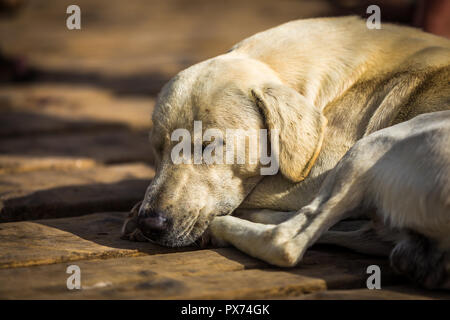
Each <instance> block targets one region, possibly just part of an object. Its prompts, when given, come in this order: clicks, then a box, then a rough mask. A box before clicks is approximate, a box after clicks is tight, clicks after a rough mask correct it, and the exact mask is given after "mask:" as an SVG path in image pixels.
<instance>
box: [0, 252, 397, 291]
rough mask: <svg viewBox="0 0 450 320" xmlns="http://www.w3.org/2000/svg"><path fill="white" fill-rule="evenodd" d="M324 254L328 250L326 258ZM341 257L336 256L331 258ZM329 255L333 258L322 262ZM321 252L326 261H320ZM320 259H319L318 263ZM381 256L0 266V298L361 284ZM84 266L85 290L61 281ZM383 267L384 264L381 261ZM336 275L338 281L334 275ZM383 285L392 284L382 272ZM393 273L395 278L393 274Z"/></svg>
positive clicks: (182, 256)
mask: <svg viewBox="0 0 450 320" xmlns="http://www.w3.org/2000/svg"><path fill="white" fill-rule="evenodd" d="M324 257H327V258H325V259H324ZM336 257H338V260H336ZM328 259H333V261H334V262H335V263H334V264H332V265H330V264H326V261H327V260H328ZM322 260H324V261H322ZM322 262H323V263H322ZM374 262H376V263H379V262H380V261H377V260H373V259H367V258H361V257H360V258H359V259H352V255H350V256H349V255H346V254H342V253H340V254H338V255H336V254H333V253H327V252H318V251H316V250H310V251H309V252H308V253H307V256H306V257H305V261H304V262H303V263H301V264H300V266H299V267H296V268H285V269H282V268H275V267H271V266H269V265H267V264H265V263H263V262H261V261H258V260H256V259H253V258H250V257H248V256H246V255H244V254H242V253H239V252H238V251H237V250H235V249H232V248H222V249H214V250H198V251H190V252H177V253H167V254H162V255H161V254H157V255H151V256H143V257H128V258H117V259H107V260H90V261H77V262H71V263H60V264H52V265H41V266H35V267H26V268H7V269H1V270H0V283H2V285H1V286H0V298H8V299H11V298H14V299H16V298H23V299H36V298H41V299H47V298H51V299H80V298H82V299H260V298H261V299H262V298H277V297H289V296H294V297H298V296H301V295H303V294H308V293H312V292H318V291H323V290H326V289H327V288H328V289H333V288H345V289H349V288H362V285H361V284H362V283H364V285H365V278H366V275H365V268H366V266H367V264H371V263H374ZM70 264H75V265H77V266H79V267H80V269H81V279H82V280H81V286H82V290H79V291H77V290H76V291H69V290H68V289H67V287H66V280H67V277H68V275H67V274H66V268H67V266H68V265H70ZM383 268H384V266H383ZM337 278H339V279H340V280H339V282H336V279H337ZM383 281H384V283H385V284H386V285H388V284H389V283H390V284H392V283H393V282H395V281H391V280H390V278H389V277H383ZM396 281H398V280H396Z"/></svg>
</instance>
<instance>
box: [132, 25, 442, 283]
mask: <svg viewBox="0 0 450 320" xmlns="http://www.w3.org/2000/svg"><path fill="white" fill-rule="evenodd" d="M449 62H450V41H449V40H447V39H444V38H440V37H436V36H433V35H430V34H427V33H424V32H421V31H419V30H416V29H413V28H409V27H402V26H395V25H390V24H383V25H382V29H380V30H377V29H374V30H369V29H367V28H366V24H365V22H364V21H363V20H361V19H359V18H356V17H344V18H318V19H308V20H299V21H293V22H289V23H286V24H283V25H281V26H279V27H276V28H273V29H270V30H267V31H265V32H261V33H258V34H256V35H254V36H252V37H250V38H248V39H245V40H244V41H242V42H240V43H238V44H237V45H235V46H234V47H233V48H232V49H231V50H230V51H229V52H227V53H226V54H223V55H220V56H217V57H215V58H212V59H209V60H206V61H204V62H201V63H199V64H196V65H194V66H192V67H190V68H188V69H186V70H184V71H182V72H180V73H179V74H178V75H176V76H175V77H174V78H173V79H172V80H171V81H170V82H169V83H167V84H166V85H165V86H164V87H163V89H162V91H161V93H160V95H159V97H158V100H157V103H156V106H155V109H154V112H153V128H152V132H151V145H152V147H153V149H154V153H155V157H156V166H157V170H156V174H155V177H154V179H153V181H152V182H151V184H150V186H149V187H148V189H147V191H146V194H145V198H144V200H143V201H142V203H141V204H140V205H139V206H138V207H136V210H134V214H133V215H132V216H131V217H130V218H129V219H128V220H127V221H126V222H125V224H124V227H123V236H124V237H125V238H128V239H132V240H149V241H153V242H156V243H159V244H161V245H166V246H185V245H189V244H191V243H193V242H195V241H196V240H198V239H207V238H211V239H213V241H215V243H217V244H224V243H230V244H232V245H234V246H236V247H238V248H240V249H241V250H243V251H245V252H247V253H249V254H251V255H253V256H255V257H259V258H261V259H264V260H266V261H268V262H269V263H272V264H276V265H282V266H292V265H295V264H296V263H297V262H298V261H300V259H301V257H302V255H303V252H304V250H305V249H306V248H307V247H308V246H310V245H311V244H312V243H313V242H315V241H316V240H317V239H318V237H319V236H321V235H322V234H323V235H322V237H321V238H319V240H318V241H319V242H326V243H335V244H340V245H344V246H347V247H350V248H353V249H355V250H357V251H362V252H366V253H382V254H384V253H386V252H390V251H391V249H392V248H393V246H394V245H395V248H394V250H393V251H392V253H391V260H392V263H393V265H394V267H395V268H396V269H397V270H399V271H401V272H403V273H406V274H408V275H409V276H410V277H411V278H413V279H415V280H416V281H418V282H420V283H421V284H423V285H426V286H428V287H434V286H438V285H439V284H440V283H441V280H442V274H443V271H437V272H436V273H435V274H434V275H433V276H431V277H429V276H424V274H428V271H429V267H430V264H429V262H425V263H423V261H424V259H422V258H421V259H419V258H417V259H416V258H414V257H416V256H417V257H419V256H420V257H430V259H431V260H430V261H431V263H434V262H435V261H441V259H442V250H444V247H445V245H443V243H445V242H446V241H447V240H448V238H446V237H447V235H448V234H449V232H448V231H449V220H448V218H446V216H445V213H447V217H448V213H449V207H448V205H449V201H450V200H449V197H450V196H449V189H448V185H449V183H448V182H450V178H449V175H448V171H445V170H448V163H449V162H448V158H449V153H448V143H447V144H445V139H444V140H439V139H440V138H435V139H434V138H430V137H434V132H435V131H436V132H437V131H439V130H440V129H439V130H438V129H436V130H435V131H433V130H434V128H435V127H442V130H443V132H444V133H443V134H447V136H448V127H445V121H444V122H442V121H441V122H440V121H438V120H436V118H438V117H440V116H441V117H445V119H446V121H447V122H448V120H449V118H448V114H447V113H436V114H435V115H427V116H424V117H418V118H417V119H415V120H414V121H412V122H407V123H405V124H404V126H403V124H400V126H399V127H396V126H395V125H396V124H399V123H402V122H405V121H408V120H410V119H412V118H414V117H416V116H417V115H420V114H424V113H430V112H436V111H442V110H449V109H450V84H449V81H450V68H449ZM428 117H431V118H428ZM429 119H431V120H429ZM196 121H200V122H201V124H202V126H201V133H206V132H207V130H209V129H214V130H216V131H225V130H228V129H241V130H263V129H267V130H268V131H269V135H270V141H271V142H273V141H275V140H274V139H272V138H274V137H275V134H274V133H275V132H276V138H277V139H276V141H277V145H274V144H273V143H272V144H271V145H270V148H271V151H272V152H273V153H276V155H277V158H276V159H277V163H278V165H279V171H277V172H276V174H273V175H262V174H261V168H262V164H261V161H253V162H251V161H248V159H246V161H244V162H234V163H226V164H223V163H221V164H209V163H204V162H200V163H196V162H195V161H182V162H181V163H179V162H177V163H174V161H173V157H172V156H171V155H172V154H173V150H174V147H175V146H176V145H177V143H178V141H176V139H175V140H174V139H173V133H174V132H175V131H176V130H177V129H183V130H185V131H187V132H189V133H191V136H194V137H195V132H194V131H195V126H196ZM422 122H424V123H426V124H427V126H426V128H425V127H423V130H424V131H423V133H421V131H420V130H421V128H422V125H421V123H422ZM391 126H393V127H392V128H391V129H392V130H391V129H389V130H390V131H379V130H380V129H383V128H387V127H391ZM416 127H417V130H418V131H417V133H416V131H414V130H416V129H415V128H416ZM446 130H447V131H446ZM378 131H379V132H381V133H379V132H378ZM405 132H406V133H405ZM372 134H374V135H372ZM397 134H398V135H400V136H401V137H400V136H398V137H396V136H395V135H397ZM409 134H410V135H411V139H409V138H408V137H404V135H409ZM416 136H418V138H414V137H416ZM419 136H420V137H419ZM403 138H404V139H406V140H402V139H403ZM361 139H362V140H361ZM408 139H409V140H408ZM421 139H422V140H421ZM430 139H431V141H430ZM194 140H195V138H194V139H192V144H193V145H194V149H196V147H195V142H196V141H194ZM358 140H361V143H358V144H357V145H355V143H356V142H357V141H358ZM447 140H448V139H447ZM367 141H369V142H367ZM371 141H376V142H373V143H372V142H371ZM397 141H398V142H397ZM405 141H412V143H413V144H412V145H411V146H409V147H406V146H405V145H409V142H405ZM247 142H248V143H247V144H246V145H245V148H246V150H247V151H248V150H249V149H251V147H252V145H253V144H257V143H259V142H260V141H259V142H258V141H256V140H250V139H249V141H247ZM418 143H419V144H420V145H419V144H418ZM422 143H424V147H423V148H424V150H425V151H423V150H422V151H421V152H419V150H421V149H420V148H422V145H421V144H422ZM190 144H191V142H190V143H189V145H190ZM217 144H221V145H224V146H226V145H232V141H230V140H228V141H227V138H226V136H225V135H222V136H221V138H220V139H219V138H218V136H217V137H215V138H214V140H213V139H210V140H206V142H203V146H202V148H203V149H208V148H211V147H215V146H216V145H217ZM354 145H355V148H354V149H352V150H351V151H350V152H349V153H347V151H349V149H350V148H352V146H354ZM275 147H276V148H275ZM391 147H392V149H395V150H397V149H399V150H397V151H395V150H394V151H392V152H390V151H389V150H387V149H389V148H391ZM427 148H428V149H427ZM361 149H363V151H361ZM216 150H217V149H216ZM200 151H201V150H200ZM231 151H235V150H232V149H228V148H224V154H225V156H226V154H227V152H231ZM415 151H417V153H414V152H415ZM408 152H409V153H412V154H411V159H409V158H408V157H409V156H408ZM433 152H435V153H436V154H434V153H433ZM413 153H414V154H413ZM344 155H345V157H344V159H343V160H342V162H339V160H340V159H341V158H342V157H343V156H344ZM384 155H386V158H385V159H384V158H383V157H384ZM258 156H261V155H260V154H259V155H258ZM425 156H426V157H427V161H428V157H429V158H430V159H431V160H430V162H427V161H425V160H424V159H422V158H421V157H425ZM377 157H378V158H377ZM355 158H357V159H358V160H355ZM345 159H347V160H345ZM348 159H350V160H348ZM421 159H422V160H421ZM257 160H261V159H257ZM378 161H379V162H378ZM405 161H406V162H405ZM338 162H339V165H338V167H336V165H337V164H338ZM335 167H336V168H335ZM333 168H335V169H333ZM424 168H428V169H430V170H431V172H429V173H427V172H426V171H424V170H428V169H424ZM432 170H435V171H432ZM367 172H370V174H368V175H366V173H367ZM346 175H350V176H346ZM367 177H370V179H372V180H370V179H369V178H367ZM358 179H360V180H358ZM365 179H369V180H370V181H371V183H372V184H370V187H369V186H365V184H364V181H366V180H365ZM436 179H438V180H439V179H441V180H439V181H437V180H436ZM324 181H325V182H324ZM361 181H362V182H361ZM362 186H365V187H364V188H362ZM366 187H367V188H366ZM355 188H356V189H361V190H360V191H361V193H358V192H356V191H358V190H355ZM431 191H432V192H431ZM439 195H440V196H439ZM346 196H347V197H350V198H346ZM353 196H354V197H355V198H353ZM336 197H337V198H336ZM366 197H367V199H368V200H367V201H368V203H370V204H373V205H374V207H376V208H377V209H379V211H378V212H377V213H376V215H375V216H376V217H381V218H382V219H374V222H372V223H371V226H370V227H368V226H365V227H364V228H363V229H361V230H358V231H355V232H352V233H346V234H341V233H340V232H336V231H330V232H325V231H326V230H327V229H328V228H329V227H330V226H331V225H332V224H333V223H336V222H338V221H339V219H341V218H345V217H346V216H348V214H349V212H351V213H352V214H354V213H355V212H357V213H358V214H361V215H370V214H371V213H372V212H373V210H371V209H373V208H370V207H371V206H369V205H367V206H364V205H363V206H361V204H364V203H366V202H365V199H366ZM377 201H378V202H377ZM434 201H435V202H436V203H434ZM413 204H417V206H418V207H415V206H413ZM347 206H348V207H347ZM419 208H420V209H419ZM413 209H414V210H415V211H411V210H413ZM437 209H439V210H441V211H436V210H437ZM442 210H443V211H442ZM438 212H440V213H438ZM394 217H395V218H394ZM391 218H392V221H391V220H390V219H391ZM280 223H281V224H280ZM386 223H387V224H388V225H386ZM264 224H267V225H264ZM277 224H279V226H276V227H275V226H274V225H277ZM372 226H377V228H375V229H374V228H372ZM417 226H421V227H420V228H418V227H417ZM391 228H396V229H400V230H402V232H401V234H404V236H402V237H400V238H398V239H397V238H396V237H394V238H392V237H391V236H392V232H390V231H389V230H391ZM399 234H400V233H399ZM373 235H375V236H373ZM202 236H203V238H201V237H202ZM349 236H351V237H359V238H360V239H363V240H360V241H354V240H349ZM369 238H370V239H372V240H373V238H375V239H379V240H378V241H368V239H369ZM352 239H353V238H352ZM366 240H367V241H366ZM418 243H419V244H420V245H417V244H418ZM413 244H414V245H413ZM431 257H432V258H431ZM410 260H411V261H414V263H412V264H411V263H409V262H408V263H405V261H410ZM425 260H427V259H425Z"/></svg>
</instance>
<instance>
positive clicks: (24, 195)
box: [0, 163, 154, 221]
mask: <svg viewBox="0 0 450 320" xmlns="http://www.w3.org/2000/svg"><path fill="white" fill-rule="evenodd" d="M153 175H154V170H153V169H152V168H151V167H150V166H148V165H146V164H140V163H135V164H126V165H125V164H124V165H112V166H107V167H95V168H91V169H86V170H42V171H30V172H22V173H12V174H3V175H1V176H0V221H18V220H25V219H41V218H55V217H68V216H76V215H81V214H86V213H92V212H101V211H125V210H129V209H130V208H131V207H132V206H133V205H134V204H135V203H136V202H137V201H139V200H140V199H141V198H142V197H143V195H144V193H145V190H146V188H147V186H148V184H149V183H150V179H151V178H152V177H153Z"/></svg>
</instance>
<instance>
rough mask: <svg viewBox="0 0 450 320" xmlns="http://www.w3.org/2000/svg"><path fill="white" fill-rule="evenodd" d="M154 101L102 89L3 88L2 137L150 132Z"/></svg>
mask: <svg viewBox="0 0 450 320" xmlns="http://www.w3.org/2000/svg"><path fill="white" fill-rule="evenodd" d="M153 105H154V99H153V98H151V97H139V98H136V97H133V98H131V97H122V96H112V95H111V94H110V93H109V92H108V91H106V90H102V89H95V88H88V87H74V86H56V85H53V86H50V85H42V84H34V85H31V86H27V87H17V86H5V87H2V88H0V136H3V137H11V136H14V137H17V136H20V135H32V134H37V133H41V134H42V133H44V134H55V133H60V132H81V131H99V130H105V129H121V128H134V129H148V128H149V127H150V125H151V120H150V115H151V113H152V110H153Z"/></svg>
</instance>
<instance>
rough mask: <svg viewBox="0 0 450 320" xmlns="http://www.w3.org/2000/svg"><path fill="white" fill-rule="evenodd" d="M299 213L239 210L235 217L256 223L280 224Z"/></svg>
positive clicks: (234, 213) (234, 214)
mask: <svg viewBox="0 0 450 320" xmlns="http://www.w3.org/2000/svg"><path fill="white" fill-rule="evenodd" d="M296 214H297V211H275V210H270V209H238V210H236V211H235V212H233V216H235V217H238V218H241V219H244V220H248V221H251V222H256V223H263V224H280V223H282V222H285V221H287V220H289V219H290V218H292V217H293V216H294V215H296Z"/></svg>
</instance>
